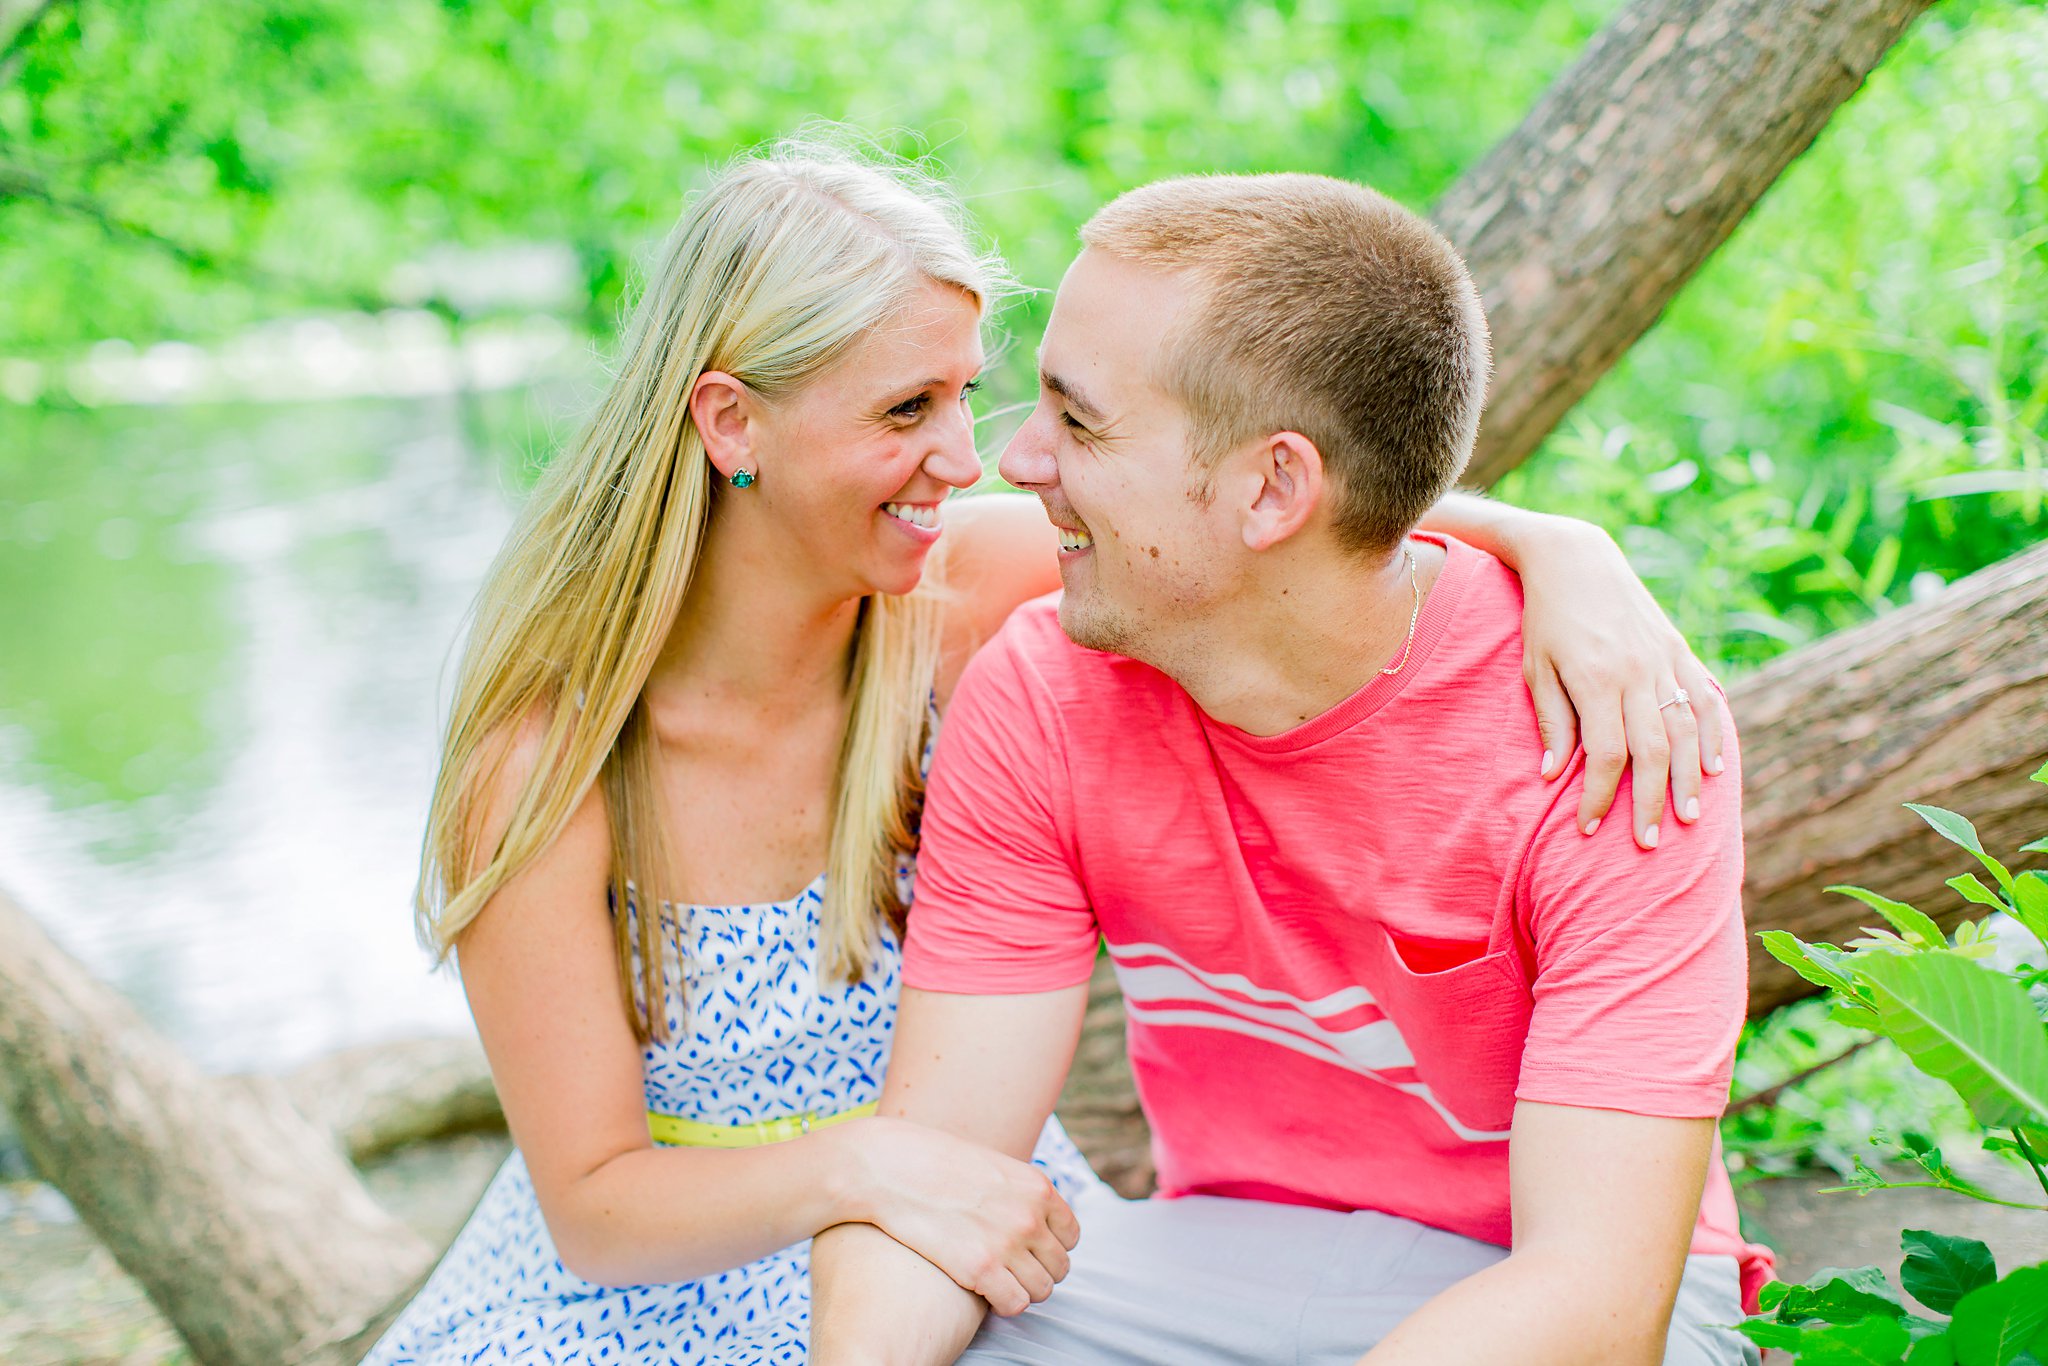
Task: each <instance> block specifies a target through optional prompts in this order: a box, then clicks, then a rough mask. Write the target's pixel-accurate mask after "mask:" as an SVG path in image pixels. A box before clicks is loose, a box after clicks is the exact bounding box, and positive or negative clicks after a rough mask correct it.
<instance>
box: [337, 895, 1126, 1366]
mask: <svg viewBox="0 0 2048 1366" xmlns="http://www.w3.org/2000/svg"><path fill="white" fill-rule="evenodd" d="M824 885H825V884H824V879H823V878H822V877H820V878H819V879H818V880H817V881H815V882H813V883H812V884H811V885H810V886H809V887H807V888H805V889H804V890H803V891H802V892H801V893H799V894H798V895H797V896H796V897H794V898H792V899H791V900H788V901H781V902H772V903H769V904H766V905H756V906H728V907H708V906H691V907H687V908H676V913H677V918H678V921H679V924H680V929H681V933H680V934H679V936H678V938H679V940H680V942H679V944H678V946H677V948H678V952H679V956H680V962H679V963H677V962H671V963H670V964H669V965H668V972H667V977H668V988H669V989H668V997H667V1012H668V1027H669V1041H668V1042H666V1043H655V1044H651V1045H649V1047H648V1048H647V1050H646V1053H645V1059H646V1077H647V1108H648V1109H649V1110H652V1111H656V1112H658V1113H661V1114H669V1115H681V1116H684V1117H686V1118H690V1119H697V1120H704V1121H707V1122H709V1123H713V1124H747V1123H752V1122H755V1121H757V1120H769V1119H779V1118H782V1117H783V1116H786V1115H792V1114H803V1113H807V1112H810V1113H818V1114H837V1113H839V1112H841V1111H845V1110H849V1109H852V1108H853V1107H854V1106H857V1105H863V1104H866V1103H867V1102H868V1101H871V1100H874V1099H875V1098H876V1097H877V1096H878V1095H879V1094H880V1092H881V1087H882V1073H883V1069H884V1068H885V1067H886V1066H887V1064H888V1060H889V1038H890V1034H891V1031H892V1030H893V1028H894V1026H895V1023H896V995H897V989H898V967H899V964H900V960H901V953H900V949H899V947H898V945H897V942H896V938H895V936H894V935H892V934H889V933H887V932H886V931H885V932H884V934H883V937H882V944H881V947H880V950H879V952H878V954H877V961H876V962H875V964H874V966H873V967H872V968H871V969H870V970H869V971H868V973H867V974H866V978H865V980H863V981H861V982H858V983H852V984H846V983H833V984H826V983H821V982H820V981H819V977H818V971H817V957H818V909H819V905H820V899H821V897H822V895H823V892H824ZM685 1002H687V1003H688V1006H689V1009H688V1010H687V1011H685V1010H684V1004H685ZM1035 1160H1036V1161H1037V1162H1038V1164H1039V1165H1040V1166H1041V1167H1043V1168H1044V1169H1045V1171H1046V1173H1047V1174H1048V1175H1049V1176H1050V1177H1051V1178H1052V1180H1053V1183H1054V1184H1055V1185H1056V1186H1057V1187H1058V1188H1059V1190H1060V1193H1061V1194H1062V1195H1064V1196H1066V1197H1067V1198H1068V1199H1069V1200H1072V1199H1074V1198H1075V1197H1076V1196H1077V1195H1079V1194H1080V1193H1081V1192H1082V1191H1083V1190H1084V1189H1087V1188H1091V1187H1094V1186H1096V1185H1097V1184H1098V1183H1097V1180H1096V1177H1095V1175H1094V1173H1093V1172H1091V1171H1090V1170H1089V1168H1088V1164H1087V1162H1086V1161H1085V1160H1084V1159H1083V1158H1082V1157H1081V1154H1080V1153H1079V1151H1077V1150H1076V1149H1075V1148H1074V1146H1073V1144H1072V1143H1071V1142H1070V1141H1069V1140H1068V1139H1067V1137H1066V1135H1065V1134H1064V1133H1063V1132H1061V1131H1060V1129H1059V1126H1058V1123H1057V1122H1056V1121H1055V1122H1050V1123H1048V1124H1047V1126H1046V1132H1045V1133H1044V1134H1043V1135H1042V1136H1041V1137H1040V1139H1039V1144H1038V1152H1037V1155H1036V1159H1035ZM810 1302H811V1286H810V1244H809V1243H808V1242H805V1243H799V1244H797V1245H796V1246H794V1247H788V1248H784V1249H783V1250H782V1251H780V1252H776V1253H773V1254H771V1255H769V1256H767V1257H763V1258H762V1259H761V1260H759V1261H757V1262H750V1263H748V1264H747V1265H746V1266H743V1267H739V1268H737V1269H735V1270H732V1271H727V1272H725V1273H723V1274H722V1275H717V1276H710V1277H707V1278H705V1279H703V1280H699V1281H685V1282H681V1283H677V1284H671V1285H643V1286H632V1287H625V1288H619V1287H607V1286H600V1285H593V1284H591V1283H590V1282H588V1281H585V1280H583V1279H581V1278H580V1277H578V1276H576V1275H575V1274H574V1273H573V1272H571V1271H569V1270H568V1269H567V1268H566V1267H564V1266H563V1265H562V1261H561V1258H560V1257H559V1256H557V1255H556V1252H555V1245H554V1240H553V1239H551V1238H550V1237H549V1236H548V1230H547V1225H546V1223H545V1222H543V1221H542V1219H541V1213H540V1206H539V1204H538V1203H536V1201H535V1199H534V1194H533V1184H532V1182H531V1181H530V1180H529V1179H528V1177H527V1173H526V1164H525V1162H524V1161H523V1160H522V1159H521V1157H520V1155H519V1154H518V1152H516V1151H515V1152H513V1153H512V1155H511V1156H510V1157H508V1158H507V1159H506V1160H505V1165H504V1167H503V1168H501V1169H500V1170H499V1172H498V1174H497V1176H496V1177H495V1178H494V1179H493V1180H492V1181H491V1184H490V1187H489V1189H488V1190H486V1191H485V1192H484V1197H483V1200H482V1202H481V1203H480V1204H479V1205H478V1206H477V1209H476V1212H475V1213H474V1214H472V1215H471V1216H470V1219H469V1222H468V1224H467V1225H465V1226H464V1228H463V1230H462V1232H461V1233H460V1234H458V1235H457V1236H456V1239H455V1243H454V1246H452V1247H451V1248H450V1249H449V1250H448V1254H447V1256H445V1257H444V1258H443V1259H442V1261H441V1264H440V1265H439V1266H438V1267H436V1268H435V1270H434V1274H433V1275H432V1276H431V1277H430V1278H429V1279H428V1281H427V1284H426V1286H425V1287H424V1288H423V1289H422V1290H421V1291H420V1293H419V1295H418V1297H417V1298H415V1299H414V1300H413V1302H412V1303H411V1304H410V1305H409V1306H407V1308H406V1310H405V1312H404V1313H403V1314H401V1315H400V1316H399V1318H398V1321H397V1322H396V1323H394V1324H393V1325H392V1327H391V1329H390V1331H389V1332H387V1333H386V1334H385V1335H384V1337H383V1338H382V1340H380V1341H379V1342H378V1344H377V1346H376V1347H375V1348H374V1349H373V1350H372V1351H371V1352H370V1355H369V1356H368V1357H366V1358H365V1359H364V1366H412V1363H421V1364H422V1366H424V1364H425V1363H432V1366H456V1363H462V1364H463V1366H469V1363H493V1366H532V1364H536V1363H542V1362H545V1363H549V1364H550V1366H570V1364H571V1363H575V1364H576V1366H582V1364H583V1363H654V1364H659V1366H668V1364H670V1363H673V1366H801V1363H802V1362H803V1360H804V1355H805V1346H806V1343H807V1341H808V1338H809V1335H810Z"/></svg>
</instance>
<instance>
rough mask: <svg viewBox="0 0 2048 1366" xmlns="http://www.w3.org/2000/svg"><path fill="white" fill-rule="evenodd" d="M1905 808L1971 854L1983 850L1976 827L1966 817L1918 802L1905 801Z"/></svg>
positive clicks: (1982, 843) (1979, 852)
mask: <svg viewBox="0 0 2048 1366" xmlns="http://www.w3.org/2000/svg"><path fill="white" fill-rule="evenodd" d="M1906 809H1907V810H1908V811H1910V812H1912V813H1913V814H1914V815H1916V816H1918V817H1919V818H1920V819H1921V820H1923V821H1926V822H1927V823H1928V824H1929V825H1931V826H1933V827H1934V829H1935V833H1936V834H1938V835H1940V836H1941V837H1942V838H1943V839H1945V840H1949V841H1951V842H1953V843H1955V844H1960V845H1962V846H1963V848H1965V849H1967V850H1969V851H1970V852H1971V853H1973V854H1981V853H1983V852H1984V841H1983V840H1980V839H1978V838H1977V827H1976V826H1974V825H1972V824H1970V822H1969V820H1968V819H1967V818H1966V817H1963V816H1958V815H1957V814H1956V813H1955V812H1953V811H1948V810H1944V809H1943V808H1941V807H1939V806H1921V805H1920V804H1919V803H1918V802H1907V803H1906Z"/></svg>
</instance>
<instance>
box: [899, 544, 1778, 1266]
mask: <svg viewBox="0 0 2048 1366" xmlns="http://www.w3.org/2000/svg"><path fill="white" fill-rule="evenodd" d="M1430 539H1438V538H1430ZM1442 543H1443V544H1444V546H1445V548H1446V551H1447V558H1446V562H1445V565H1444V568H1443V571H1442V573H1441V574H1440V575H1439V577H1438V579H1437V581H1436V583H1435V585H1434V586H1433V587H1432V589H1431V591H1430V594H1429V598H1428V600H1427V602H1426V603H1425V604H1424V607H1423V611H1422V614H1421V619H1420V621H1419V622H1418V624H1417V626H1416V633H1415V641H1414V647H1413V651H1412V653H1411V655H1410V657H1409V660H1408V663H1407V665H1406V666H1405V667H1404V668H1403V669H1402V670H1401V672H1400V673H1398V674H1396V675H1394V676H1391V677H1387V676H1378V675H1376V676H1375V677H1374V678H1373V679H1372V681H1371V682H1369V683H1368V684H1367V685H1366V686H1365V687H1364V688H1362V689H1360V690H1359V691H1358V692H1356V693H1354V694H1353V695H1352V696H1351V697H1349V698H1347V699H1345V700H1344V701H1343V702H1341V703H1339V704H1338V705H1337V706H1336V707H1334V708H1332V709H1331V710H1330V711H1328V712H1325V713H1324V714H1323V715H1321V716H1318V717H1315V718H1314V719H1312V720H1310V721H1308V722H1306V723H1304V724H1303V725H1301V726H1298V727H1296V728H1295V729H1293V730H1290V731H1287V732H1285V733H1284V734H1280V735H1273V736H1256V735H1251V734H1248V733H1246V732H1244V731H1241V730H1238V729H1236V728H1234V727H1231V726H1228V725H1224V724H1223V723H1221V722H1218V721H1215V720H1212V719H1211V718H1209V717H1208V716H1206V715H1205V714H1204V713H1203V712H1202V711H1201V709H1200V708H1199V707H1197V706H1196V705H1195V703H1194V701H1193V699H1191V698H1190V697H1189V696H1188V695H1187V693H1186V692H1184V691H1183V690H1182V689H1181V688H1180V686H1179V685H1178V684H1176V683H1175V682H1173V680H1172V679H1170V678H1168V677H1167V676H1166V675H1164V674H1162V673H1160V672H1159V671H1157V670H1155V669H1153V668H1151V667H1149V666H1147V665H1144V664H1140V663H1137V662H1136V661H1133V660H1129V659H1125V658H1123V657H1121V656H1117V655H1111V654H1105V653H1102V652H1099V651H1094V650H1086V649H1082V648H1080V647H1079V646H1076V645H1074V644H1073V643H1072V642H1071V641H1069V640H1068V639H1067V638H1066V636H1065V635H1064V634H1063V633H1062V632H1061V630H1060V627H1059V620H1058V616H1057V599H1056V598H1047V599H1041V600H1039V601H1037V602H1033V603H1029V604H1027V605H1026V606H1024V607H1023V608H1020V609H1019V610H1018V611H1017V612H1016V613H1015V615H1013V616H1012V618H1011V619H1010V622H1009V624H1008V625H1007V626H1006V627H1005V628H1004V629H1003V631H1002V632H1001V633H1000V634H999V635H998V636H997V637H996V639H995V640H993V641H992V642H990V644H989V645H988V646H987V647H986V648H984V649H983V650H982V651H981V653H980V655H979V656H977V657H976V658H975V660H974V661H973V663H972V664H971V665H970V666H969V668H968V670H967V672H966V675H965V676H964V677H963V679H962V680H961V683H960V685H959V688H958V691H957V692H956V694H955V696H954V699H953V704H952V707H951V709H950V711H949V712H948V715H947V718H946V724H945V728H944V732H943V735H942V737H941V739H940V741H939V745H938V751H937V755H936V757H935V760H934V764H933V771H932V775H931V781H930V788H929V794H928V799H927V803H926V807H925V814H924V823H923V834H922V840H921V848H920V852H919V857H918V880H917V900H916V905H915V908H914V909H913V911H912V913H911V916H910V929H909V939H908V943H907V946H906V950H905V963H904V974H903V979H904V981H905V982H906V983H907V984H908V985H910V986H912V987H917V988H921V989H923V990H927V991H944V992H960V993H972V994H1007V993H1016V992H1036V991H1050V990H1055V989H1058V988H1062V987H1071V986H1074V985H1077V984H1079V983H1081V982H1085V981H1086V980H1087V979H1088V977H1089V974H1090V971H1091V969H1092V967H1093V965H1094V960H1095V957H1096V951H1097V943H1098V941H1106V942H1107V945H1108V951H1109V954H1110V956H1111V958H1112V959H1113V960H1114V962H1115V967H1116V973H1117V978H1118V981H1119V982H1120V984H1121V985H1122V988H1123V993H1124V999H1125V1002H1126V1005H1127V1008H1128V1013H1129V1042H1130V1055H1131V1064H1132V1070H1133V1072H1134V1073H1135V1075H1136V1079H1137V1085H1138V1094H1139V1097H1140V1099H1141V1100H1142V1102H1143V1104H1144V1109H1145V1114H1146V1117H1147V1118H1148V1119H1149V1120H1150V1121H1151V1125H1152V1141H1153V1153H1154V1158H1155V1160H1156V1162H1157V1165H1158V1170H1159V1184H1160V1193H1161V1194H1162V1195H1164V1196H1169V1197H1171V1196H1178V1195H1190V1194H1209V1195H1224V1196H1237V1197H1242V1198H1250V1199H1259V1200H1274V1201H1284V1202H1289V1203H1296V1204H1309V1205H1320V1206H1325V1207H1329V1208H1334V1209H1374V1210H1381V1211H1385V1212H1387V1213H1390V1214H1395V1215H1399V1216H1402V1217H1405V1218H1409V1219H1414V1220H1417V1221H1419V1222H1422V1223H1425V1224H1429V1225H1432V1226H1434V1227H1437V1228H1443V1229H1448V1230H1451V1231H1453V1232H1456V1233H1461V1234H1465V1235H1467V1236H1469V1237H1473V1238H1479V1239H1483V1240H1485V1241H1487V1242H1491V1243H1495V1244H1499V1245H1502V1246H1507V1245H1509V1244H1510V1241H1511V1237H1510V1235H1511V1229H1510V1226H1509V1204H1508V1142H1507V1140H1508V1130H1509V1126H1510V1123H1511V1121H1512V1119H1513V1114H1514V1106H1515V1102H1516V1101H1517V1100H1518V1099H1520V1100H1529V1101H1540V1102H1546V1103H1549V1104H1553V1105H1574V1106H1589V1107H1593V1108H1597V1109H1605V1110H1626V1111H1631V1112H1633V1113H1636V1114H1642V1115H1659V1116H1669V1117H1674V1118H1707V1117H1713V1116H1718V1115H1719V1114H1720V1113H1721V1111H1722V1107H1723V1106H1724V1104H1725V1103H1726V1101H1727V1098H1728V1079H1729V1072H1730V1068H1731V1066H1732V1060H1733V1056H1734V1049H1735V1041H1736V1036H1737V1033H1738V1032H1739V1030H1740V1027H1741V1024H1742V1019H1743V1010H1744V1003H1745V999H1746V959H1745V956H1744V943H1743V928H1742V902H1741V888H1742V833H1741V810H1740V799H1739V794H1740V777H1739V774H1740V767H1739V761H1738V758H1737V755H1736V752H1735V745H1734V741H1733V737H1732V728H1731V732H1730V740H1729V743H1728V747H1727V757H1728V770H1727V771H1726V772H1725V773H1724V774H1722V775H1721V776H1719V777H1716V778H1714V779H1712V780H1710V781H1709V783H1708V786H1707V788H1706V791H1705V793H1704V794H1703V802H1702V805H1703V807H1704V812H1703V814H1702V818H1701V820H1700V821H1699V822H1698V823H1697V824H1696V825H1691V826H1686V825H1681V824H1679V823H1678V822H1677V821H1675V820H1670V819H1666V820H1665V821H1664V823H1663V826H1662V832H1661V833H1662V843H1661V847H1660V848H1658V849H1657V850H1655V851H1650V852H1645V851H1643V850H1639V849H1637V848H1636V846H1635V843H1634V841H1633V839H1632V838H1631V834H1630V821H1629V819H1628V815H1627V813H1628V811H1629V809H1630V806H1629V788H1628V781H1627V779H1626V778H1624V780H1623V783H1622V789H1621V791H1620V793H1619V794H1618V795H1617V797H1616V799H1615V803H1614V813H1613V814H1612V815H1610V816H1609V817H1608V819H1607V820H1605V821H1604V822H1603V823H1602V825H1601V827H1600V830H1599V832H1598V833H1597V834H1596V835H1594V836H1593V837H1592V838H1590V839H1589V838H1587V837H1585V836H1583V835H1581V834H1580V833H1579V832H1578V830H1577V829H1576V828H1575V824H1574V821H1575V815H1576V811H1577V803H1578V796H1579V781H1578V778H1579V771H1580V768H1581V767H1582V758H1581V759H1575V761H1574V764H1573V767H1572V769H1571V770H1570V771H1569V772H1568V773H1567V774H1566V775H1565V777H1563V778H1561V779H1559V780H1556V781H1552V782H1545V781H1544V780H1543V779H1542V778H1541V777H1540V776H1539V775H1538V773H1537V761H1536V760H1537V757H1536V755H1535V754H1534V753H1533V752H1532V745H1531V741H1532V739H1533V738H1534V736H1535V734H1536V723H1535V713H1534V706H1533V704H1532V702H1531V701H1530V697H1529V693H1528V690H1527V688H1526V687H1525V686H1524V685H1523V682H1522V674H1521V659H1522V646H1521V616H1522V593H1521V583H1520V580H1518V579H1517V578H1516V577H1515V576H1514V575H1513V574H1512V573H1511V572H1509V571H1508V570H1507V568H1506V567H1505V566H1503V565H1502V564H1501V563H1500V562H1499V561H1497V560H1495V559H1493V558H1492V557H1491V556H1488V555H1485V554H1483V553H1481V552H1479V551H1477V550H1474V549H1472V548H1470V547H1468V546H1466V545H1463V544H1461V543H1460V542H1457V541H1454V540H1449V539H1443V542H1442ZM1706 701H1707V703H1708V704H1710V705H1720V699H1719V698H1718V697H1717V698H1712V699H1707V700H1706ZM1692 1250H1693V1251H1694V1252H1696V1253H1723V1254H1727V1255H1731V1256H1735V1257H1737V1258H1739V1259H1740V1260H1741V1261H1742V1262H1743V1272H1744V1275H1743V1281H1744V1288H1745V1291H1747V1292H1750V1293H1752V1294H1753V1291H1754V1288H1755V1287H1756V1286H1757V1285H1759V1284H1761V1282H1762V1279H1763V1277H1764V1274H1765V1272H1766V1271H1767V1270H1768V1267H1769V1260H1768V1259H1769V1254H1768V1252H1766V1251H1765V1250H1764V1249H1762V1248H1754V1247H1749V1246H1746V1245H1745V1244H1744V1243H1743V1240H1742V1238H1741V1236H1740V1234H1739V1232H1738V1230H1737V1223H1736V1213H1735V1200H1734V1195H1733V1193H1732V1191H1731V1190H1730V1188H1729V1183H1728V1176H1727V1172H1726V1170H1725V1169H1724V1168H1723V1166H1722V1164H1721V1161H1720V1157H1719V1150H1718V1148H1717V1149H1716V1154H1715V1160H1714V1163H1713V1167H1712V1170H1711V1172H1710V1173H1709V1177H1708V1183H1707V1188H1706V1194H1705V1198H1704V1199H1703V1201H1702V1205H1701V1211H1700V1219H1699V1225H1698V1228H1697V1230H1696V1232H1695V1235H1694V1239H1693V1244H1692Z"/></svg>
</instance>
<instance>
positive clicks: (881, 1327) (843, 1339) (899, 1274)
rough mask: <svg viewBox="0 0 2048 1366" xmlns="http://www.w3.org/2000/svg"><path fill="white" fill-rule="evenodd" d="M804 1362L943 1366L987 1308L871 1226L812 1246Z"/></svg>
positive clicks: (843, 1230)
mask: <svg viewBox="0 0 2048 1366" xmlns="http://www.w3.org/2000/svg"><path fill="white" fill-rule="evenodd" d="M811 1287H812V1297H813V1298H812V1301H811V1356H810V1360H811V1366H947V1363H950V1362H951V1361H952V1360H953V1358H955V1357H957V1356H959V1355H960V1353H961V1352H962V1351H964V1350H965V1349H966V1347H967V1344H968V1343H969V1342H970V1341H972V1340H973V1338H974V1334H975V1330H976V1329H978V1328H979V1327H980V1326H981V1320H982V1315H983V1314H984V1313H985V1312H986V1311H987V1306H986V1305H985V1304H984V1303H983V1302H982V1300H981V1298H980V1297H979V1296H977V1295H974V1294H971V1293H969V1292H968V1291H965V1290H962V1289H961V1288H960V1287H959V1286H957V1285H955V1284H954V1283H953V1281H952V1278H951V1277H949V1276H947V1275H946V1273H945V1272H943V1271H941V1270H939V1269H938V1268H937V1267H935V1266H933V1265H932V1264H931V1263H930V1262H928V1261H926V1260H925V1259H924V1258H922V1257H920V1256H918V1255H917V1254H916V1253H915V1252H912V1251H911V1250H910V1249H909V1248H907V1247H905V1246H903V1244H901V1243H899V1242H897V1241H896V1240H895V1239H894V1238H891V1237H890V1236H889V1235H888V1234H886V1233H884V1232H882V1231H881V1230H880V1229H878V1228H876V1227H875V1226H874V1225H873V1224H838V1225H835V1226H834V1227H832V1228H828V1229H826V1230H825V1231H824V1232H823V1233H821V1234H819V1235H818V1236H817V1238H816V1239H815V1240H813V1241H812V1243H811Z"/></svg>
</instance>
